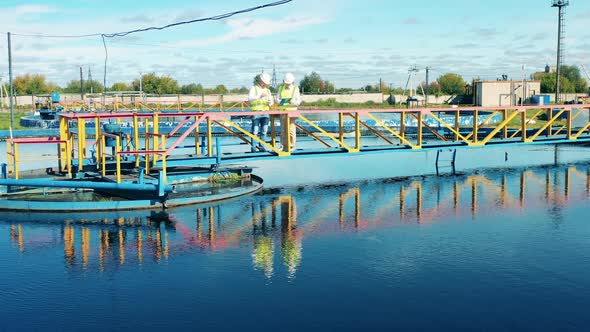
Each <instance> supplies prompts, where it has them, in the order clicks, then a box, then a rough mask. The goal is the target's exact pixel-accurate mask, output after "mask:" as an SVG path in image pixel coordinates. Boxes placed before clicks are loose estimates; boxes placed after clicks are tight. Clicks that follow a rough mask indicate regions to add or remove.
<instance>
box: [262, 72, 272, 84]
mask: <svg viewBox="0 0 590 332" xmlns="http://www.w3.org/2000/svg"><path fill="white" fill-rule="evenodd" d="M260 81H261V82H262V83H264V84H270V75H269V74H267V73H262V74H260Z"/></svg>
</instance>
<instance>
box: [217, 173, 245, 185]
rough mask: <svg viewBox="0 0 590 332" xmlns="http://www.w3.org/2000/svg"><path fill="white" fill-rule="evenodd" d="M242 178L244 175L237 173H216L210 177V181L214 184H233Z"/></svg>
mask: <svg viewBox="0 0 590 332" xmlns="http://www.w3.org/2000/svg"><path fill="white" fill-rule="evenodd" d="M241 180H242V177H241V176H239V175H238V174H236V173H227V172H223V173H215V174H213V175H211V176H210V177H209V181H210V182H211V183H214V184H231V183H237V182H240V181H241Z"/></svg>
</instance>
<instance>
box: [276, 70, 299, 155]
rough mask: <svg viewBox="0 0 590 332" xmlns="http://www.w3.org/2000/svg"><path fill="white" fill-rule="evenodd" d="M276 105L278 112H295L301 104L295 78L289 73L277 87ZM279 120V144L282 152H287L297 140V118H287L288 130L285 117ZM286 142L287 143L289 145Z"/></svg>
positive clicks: (293, 146)
mask: <svg viewBox="0 0 590 332" xmlns="http://www.w3.org/2000/svg"><path fill="white" fill-rule="evenodd" d="M277 104H279V110H282V111H296V110H297V106H299V105H300V104H301V95H300V93H299V88H298V87H297V86H296V85H295V76H293V74H291V73H287V74H285V78H284V79H283V84H281V85H279V91H278V93H277ZM281 120H282V121H281V144H282V145H283V150H284V151H289V150H291V149H294V148H295V143H296V140H297V127H296V126H295V120H297V117H289V120H290V121H289V122H290V124H289V126H288V127H289V128H287V125H286V123H287V116H286V115H284V116H282V119H281ZM287 141H289V145H288V144H287ZM287 147H290V149H287Z"/></svg>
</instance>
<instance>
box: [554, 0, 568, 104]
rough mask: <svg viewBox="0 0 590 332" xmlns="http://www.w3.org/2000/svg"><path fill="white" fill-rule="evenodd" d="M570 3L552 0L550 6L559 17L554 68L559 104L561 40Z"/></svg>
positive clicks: (558, 101)
mask: <svg viewBox="0 0 590 332" xmlns="http://www.w3.org/2000/svg"><path fill="white" fill-rule="evenodd" d="M569 4H570V2H569V0H553V3H552V7H557V8H558V10H559V12H558V15H559V19H558V23H557V68H556V75H557V78H556V80H555V103H556V104H559V103H560V102H561V100H560V99H561V96H560V92H561V82H560V75H561V63H562V61H563V45H562V43H563V41H564V38H565V36H564V35H563V33H564V30H565V7H567V6H568V5H569Z"/></svg>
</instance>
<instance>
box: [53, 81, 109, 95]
mask: <svg viewBox="0 0 590 332" xmlns="http://www.w3.org/2000/svg"><path fill="white" fill-rule="evenodd" d="M83 90H84V93H102V92H103V91H104V86H103V85H102V84H101V83H100V82H99V81H95V80H92V81H84V89H83ZM63 92H66V93H80V81H79V80H71V81H69V82H68V84H67V85H66V87H65V88H64V89H63Z"/></svg>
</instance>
